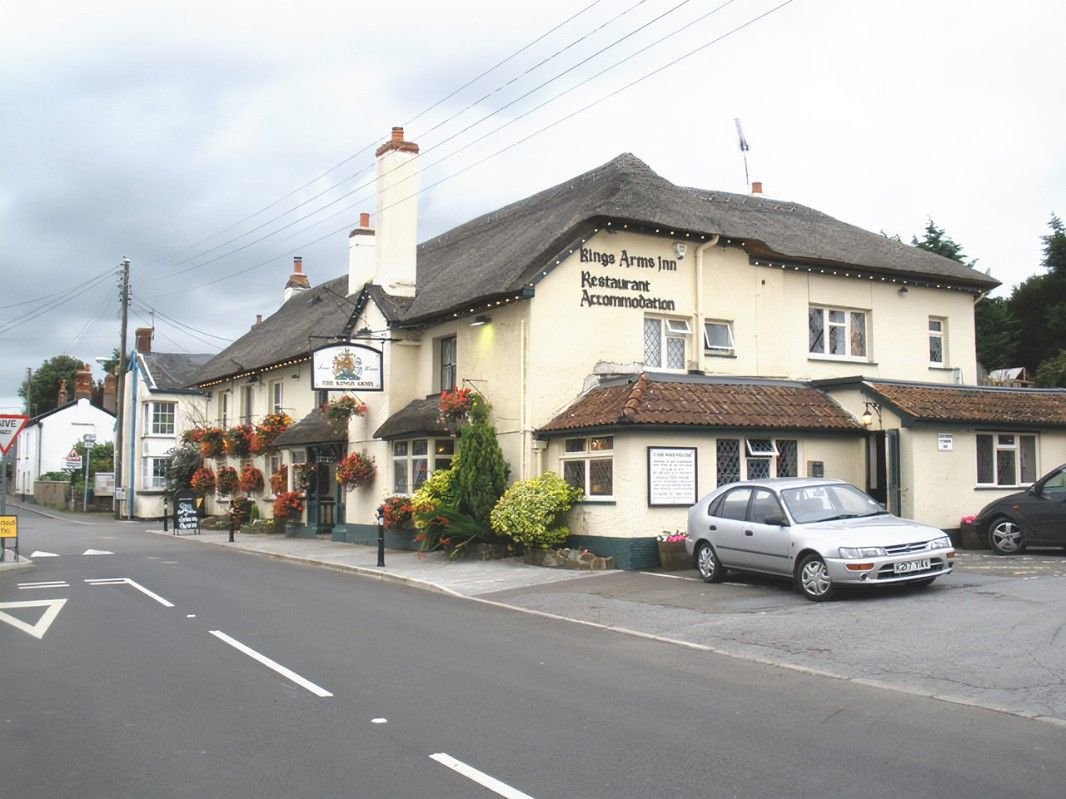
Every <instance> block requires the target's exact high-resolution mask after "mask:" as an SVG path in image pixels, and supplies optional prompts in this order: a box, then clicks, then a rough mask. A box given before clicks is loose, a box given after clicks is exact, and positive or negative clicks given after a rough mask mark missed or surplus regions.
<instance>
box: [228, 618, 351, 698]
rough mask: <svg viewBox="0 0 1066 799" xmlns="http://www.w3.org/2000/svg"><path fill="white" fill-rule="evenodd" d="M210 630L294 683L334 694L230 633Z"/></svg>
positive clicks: (319, 694) (314, 690)
mask: <svg viewBox="0 0 1066 799" xmlns="http://www.w3.org/2000/svg"><path fill="white" fill-rule="evenodd" d="M208 632H210V633H211V635H213V636H215V638H217V639H218V640H220V641H222V642H223V643H226V644H229V645H230V646H232V647H233V648H234V649H236V650H237V651H238V652H243V653H244V654H246V655H247V656H248V657H250V658H251V659H252V660H256V661H259V662H260V663H262V664H263V665H264V666H266V667H267V668H268V669H272V670H273V671H276V672H277V673H278V674H280V675H281V676H282V677H284V678H285V679H287V680H292V681H293V682H294V683H296V684H297V685H299V686H300V687H301V688H306V689H307V690H308V691H310V692H311V693H313V694H314V695H315V696H321V697H327V696H333V694H331V693H330V692H329V691H327V690H326V689H325V688H323V687H322V686H320V685H315V684H314V683H313V682H311V681H310V680H308V679H305V678H304V677H301V676H300V675H299V674H297V673H296V672H295V671H293V670H292V669H287V668H285V667H284V666H282V665H281V664H280V663H278V662H277V661H275V660H271V659H270V658H268V657H267V656H266V655H263V654H260V653H259V652H256V651H255V650H254V649H252V648H251V647H250V646H245V645H244V644H242V643H241V642H240V641H238V640H237V639H236V638H230V637H229V636H228V635H226V634H225V633H224V632H222V631H221V630H208Z"/></svg>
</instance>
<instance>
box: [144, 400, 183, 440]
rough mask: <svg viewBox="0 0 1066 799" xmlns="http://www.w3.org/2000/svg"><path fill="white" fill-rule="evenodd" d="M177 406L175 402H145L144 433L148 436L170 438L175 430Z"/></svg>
mask: <svg viewBox="0 0 1066 799" xmlns="http://www.w3.org/2000/svg"><path fill="white" fill-rule="evenodd" d="M177 408H178V404H177V403H176V402H146V403H145V405H144V431H145V434H146V435H150V436H172V435H174V430H175V421H176V418H177Z"/></svg>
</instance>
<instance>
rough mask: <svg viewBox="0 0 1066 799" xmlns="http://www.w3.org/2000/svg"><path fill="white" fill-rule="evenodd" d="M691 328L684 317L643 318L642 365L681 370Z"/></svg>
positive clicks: (684, 364) (684, 365) (684, 366)
mask: <svg viewBox="0 0 1066 799" xmlns="http://www.w3.org/2000/svg"><path fill="white" fill-rule="evenodd" d="M691 335H692V329H691V328H690V327H689V324H688V321H687V320H685V319H659V318H655V317H645V318H644V365H645V366H647V367H650V368H652V369H664V370H668V371H674V372H683V371H684V370H685V368H686V362H687V357H688V341H689V338H690V337H691Z"/></svg>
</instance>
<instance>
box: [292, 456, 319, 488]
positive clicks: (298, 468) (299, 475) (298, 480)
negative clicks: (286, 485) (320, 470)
mask: <svg viewBox="0 0 1066 799" xmlns="http://www.w3.org/2000/svg"><path fill="white" fill-rule="evenodd" d="M292 476H293V481H294V483H295V488H297V489H299V490H300V491H310V490H311V488H312V487H313V486H314V484H315V467H314V466H312V465H311V464H310V463H294V464H293V466H292Z"/></svg>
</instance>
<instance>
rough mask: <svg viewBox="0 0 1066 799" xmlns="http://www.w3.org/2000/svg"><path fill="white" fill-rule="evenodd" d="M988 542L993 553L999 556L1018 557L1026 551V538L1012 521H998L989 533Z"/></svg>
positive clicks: (1002, 518)
mask: <svg viewBox="0 0 1066 799" xmlns="http://www.w3.org/2000/svg"><path fill="white" fill-rule="evenodd" d="M988 540H989V543H990V544H991V545H992V551H993V552H995V553H996V554H997V555H1017V554H1018V553H1020V552H1024V551H1025V538H1024V537H1023V536H1022V528H1021V527H1019V526H1018V525H1017V524H1015V523H1014V522H1013V521H1011V520H1010V519H1007V518H1005V517H1000V518H998V519H996V520H995V521H994V522H993V523H992V526H991V527H990V528H989V531H988Z"/></svg>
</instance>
